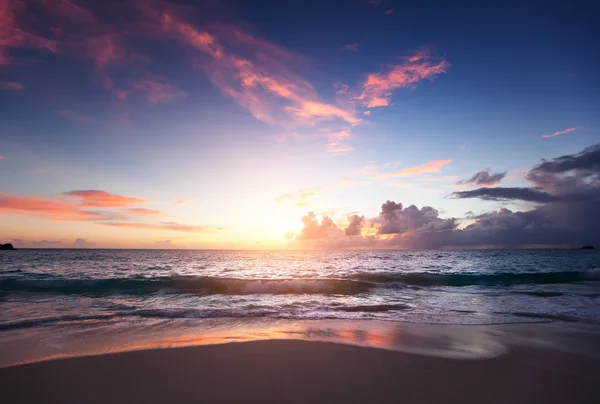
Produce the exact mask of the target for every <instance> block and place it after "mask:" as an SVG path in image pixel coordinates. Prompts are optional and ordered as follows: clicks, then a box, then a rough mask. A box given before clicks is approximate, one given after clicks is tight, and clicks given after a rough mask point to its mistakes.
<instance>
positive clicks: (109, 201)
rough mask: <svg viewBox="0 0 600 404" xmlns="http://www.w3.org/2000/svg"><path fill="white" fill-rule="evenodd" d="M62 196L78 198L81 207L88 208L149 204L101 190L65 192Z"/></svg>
mask: <svg viewBox="0 0 600 404" xmlns="http://www.w3.org/2000/svg"><path fill="white" fill-rule="evenodd" d="M62 195H65V196H69V197H74V198H78V199H79V200H80V203H79V206H82V207H87V208H114V207H129V206H133V205H138V204H140V203H146V202H147V201H145V200H144V199H140V198H134V197H131V196H122V195H116V194H111V193H108V192H106V191H99V190H79V191H69V192H64V193H63V194H62Z"/></svg>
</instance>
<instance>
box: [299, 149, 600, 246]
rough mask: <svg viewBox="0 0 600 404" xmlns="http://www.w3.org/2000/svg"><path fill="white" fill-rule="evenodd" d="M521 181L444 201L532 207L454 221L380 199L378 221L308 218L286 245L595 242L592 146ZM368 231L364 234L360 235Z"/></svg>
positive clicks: (596, 167) (599, 156) (599, 164)
mask: <svg viewBox="0 0 600 404" xmlns="http://www.w3.org/2000/svg"><path fill="white" fill-rule="evenodd" d="M504 176H505V173H499V174H493V175H490V174H489V173H488V172H487V171H485V170H484V171H481V172H478V173H476V174H475V175H474V176H473V177H471V178H470V179H468V180H466V183H469V184H486V185H490V186H495V185H496V184H497V183H498V182H499V181H501V180H502V179H503V178H504ZM525 178H526V179H527V181H529V182H530V183H531V186H530V187H521V188H515V187H482V188H477V189H474V190H468V191H456V192H454V193H452V194H451V197H452V198H458V199H466V198H479V199H483V200H488V201H513V202H514V201H521V202H529V203H535V204H536V205H537V206H535V207H534V208H532V209H530V210H526V211H512V210H510V209H507V208H504V207H502V208H500V209H496V210H492V211H489V212H486V213H483V214H480V215H470V216H469V217H468V218H467V219H469V220H470V221H472V223H470V224H468V225H467V226H465V227H464V228H461V227H460V224H461V220H460V219H459V218H442V217H440V213H439V211H438V210H437V209H435V208H433V207H431V206H424V207H422V208H418V207H416V206H415V205H410V206H405V205H403V204H402V203H399V202H394V201H392V200H388V201H386V202H385V203H383V204H382V205H381V210H380V213H379V215H378V216H376V217H371V218H365V217H362V216H358V215H356V214H355V215H353V216H352V217H351V218H350V220H349V222H350V223H349V224H348V226H347V227H346V229H345V230H342V229H341V227H339V226H338V225H336V224H335V223H334V222H333V220H332V219H331V218H330V217H327V216H325V217H323V218H322V219H321V222H319V221H318V219H317V217H316V216H315V214H314V213H313V212H310V213H309V214H308V215H306V216H305V217H304V218H303V219H302V222H303V225H304V227H303V229H302V230H301V232H300V233H299V234H298V235H297V236H296V240H295V241H294V243H296V244H298V243H300V244H301V245H304V246H306V247H310V248H324V249H330V248H331V249H335V248H443V247H527V246H549V247H550V246H556V247H580V246H582V245H587V244H600V232H598V229H599V228H600V215H598V206H600V143H598V144H595V145H593V146H590V147H587V148H585V149H584V150H582V151H581V152H580V153H577V154H573V155H564V156H560V157H557V158H553V159H549V160H542V162H541V163H539V164H538V165H536V166H534V167H533V168H531V169H530V170H529V171H528V172H527V174H526V176H525ZM361 229H365V230H367V229H370V231H361Z"/></svg>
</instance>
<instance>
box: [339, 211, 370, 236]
mask: <svg viewBox="0 0 600 404" xmlns="http://www.w3.org/2000/svg"><path fill="white" fill-rule="evenodd" d="M364 224H365V217H364V216H358V215H352V216H350V223H349V224H348V227H346V228H345V229H344V234H345V235H346V236H360V233H361V230H362V227H363V225H364Z"/></svg>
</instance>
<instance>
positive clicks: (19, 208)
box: [0, 191, 222, 233]
mask: <svg viewBox="0 0 600 404" xmlns="http://www.w3.org/2000/svg"><path fill="white" fill-rule="evenodd" d="M64 196H67V197H68V198H64ZM71 197H74V198H78V199H71ZM144 202H146V201H145V200H143V199H141V198H134V197H128V196H121V195H116V194H111V193H109V192H106V191H70V192H65V193H63V194H61V197H59V198H48V197H41V196H20V195H7V194H0V215H1V214H13V215H14V214H25V215H30V216H34V217H39V218H40V219H45V220H52V221H62V222H76V221H88V222H91V223H94V224H97V225H105V226H111V227H120V228H130V229H141V230H165V231H168V230H170V231H178V232H188V233H207V232H215V231H218V230H222V228H220V227H216V226H199V225H192V224H185V223H177V222H169V221H163V222H158V223H142V222H137V221H136V220H138V219H139V218H144V217H148V218H150V217H155V216H163V215H164V212H162V211H160V210H154V209H146V208H137V207H132V208H128V206H131V205H135V204H138V203H144ZM123 207H127V208H126V209H113V210H111V209H110V208H123ZM98 208H102V210H98Z"/></svg>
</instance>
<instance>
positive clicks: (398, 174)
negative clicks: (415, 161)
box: [366, 160, 452, 179]
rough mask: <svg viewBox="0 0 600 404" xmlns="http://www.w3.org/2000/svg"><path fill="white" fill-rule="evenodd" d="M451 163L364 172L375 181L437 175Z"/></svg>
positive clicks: (432, 162) (369, 169)
mask: <svg viewBox="0 0 600 404" xmlns="http://www.w3.org/2000/svg"><path fill="white" fill-rule="evenodd" d="M451 162H452V160H432V161H429V162H427V163H425V164H421V165H419V166H414V167H408V168H404V169H401V170H396V171H391V172H380V171H378V170H377V169H375V168H373V167H367V168H366V172H367V174H368V175H370V176H371V177H372V178H377V179H388V178H402V177H412V176H415V175H421V174H426V173H439V172H441V171H442V168H443V167H444V166H446V165H448V164H450V163H451Z"/></svg>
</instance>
